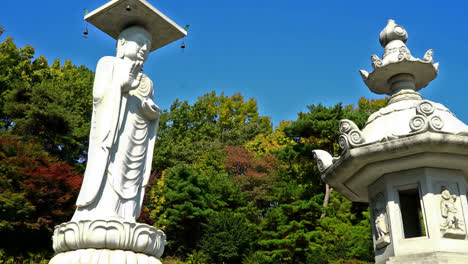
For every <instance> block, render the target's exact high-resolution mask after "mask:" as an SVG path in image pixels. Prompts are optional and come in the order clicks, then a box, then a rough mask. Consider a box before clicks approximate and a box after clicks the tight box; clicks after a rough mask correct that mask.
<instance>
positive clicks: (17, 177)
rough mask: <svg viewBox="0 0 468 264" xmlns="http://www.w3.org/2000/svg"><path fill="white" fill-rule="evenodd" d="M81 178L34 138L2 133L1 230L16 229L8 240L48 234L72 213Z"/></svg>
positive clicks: (1, 231)
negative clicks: (31, 139) (30, 139)
mask: <svg viewBox="0 0 468 264" xmlns="http://www.w3.org/2000/svg"><path fill="white" fill-rule="evenodd" d="M81 180H82V179H81V175H80V174H78V173H76V172H75V171H74V168H73V167H71V166H70V165H68V164H67V163H65V162H62V161H58V160H57V159H56V158H54V157H52V156H50V155H49V154H48V153H47V152H45V151H44V150H43V148H42V146H41V145H40V144H38V143H37V142H34V141H27V140H23V139H21V137H18V136H13V135H9V134H6V133H2V134H1V136H0V212H1V214H0V234H4V235H10V236H11V233H12V232H15V234H16V235H15V237H14V238H13V237H12V238H11V239H12V240H11V241H10V242H12V241H16V240H18V241H19V240H20V237H22V236H26V237H23V238H24V239H25V240H26V241H28V237H29V236H31V234H34V236H35V235H37V234H41V233H43V234H44V236H45V234H47V235H50V232H51V231H52V230H53V228H54V226H55V225H57V224H60V223H61V222H65V221H68V220H69V219H68V218H69V217H70V215H71V214H72V213H73V210H74V202H75V199H76V195H77V193H78V190H79V186H80V185H81ZM43 239H44V240H45V239H46V238H45V237H44V238H43ZM49 240H50V237H47V242H49ZM10 245H11V244H10Z"/></svg>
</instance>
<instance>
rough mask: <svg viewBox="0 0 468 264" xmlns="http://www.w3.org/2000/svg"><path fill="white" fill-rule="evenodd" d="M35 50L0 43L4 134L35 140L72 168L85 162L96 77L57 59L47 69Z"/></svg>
mask: <svg viewBox="0 0 468 264" xmlns="http://www.w3.org/2000/svg"><path fill="white" fill-rule="evenodd" d="M34 52H35V51H34V48H33V47H31V46H29V45H28V46H26V47H23V48H20V49H18V48H16V45H15V43H14V42H13V39H12V38H11V37H7V38H6V39H5V40H4V41H3V42H2V43H0V97H1V100H0V129H3V130H8V131H10V132H12V133H14V134H16V135H20V136H25V137H31V138H34V139H35V140H37V141H39V142H40V143H41V144H42V145H43V146H44V148H45V149H46V150H47V151H48V152H50V153H52V154H55V155H57V156H58V157H59V158H60V159H61V160H64V161H67V162H68V163H69V164H73V165H80V164H81V163H77V161H83V160H85V158H86V150H87V148H88V135H89V127H90V120H91V112H92V92H91V90H92V83H93V75H94V74H93V72H92V71H90V70H89V69H87V68H86V67H84V66H80V67H77V66H74V65H72V63H71V61H69V60H67V61H65V64H64V65H63V66H60V61H59V60H58V59H57V60H55V61H54V63H53V64H52V65H51V66H49V64H48V62H47V60H46V59H45V58H44V57H43V56H39V57H38V58H36V59H33V58H34Z"/></svg>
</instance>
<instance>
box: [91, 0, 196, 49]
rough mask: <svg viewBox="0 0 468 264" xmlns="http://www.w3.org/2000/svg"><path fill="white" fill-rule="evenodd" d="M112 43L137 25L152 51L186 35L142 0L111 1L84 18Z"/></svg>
mask: <svg viewBox="0 0 468 264" xmlns="http://www.w3.org/2000/svg"><path fill="white" fill-rule="evenodd" d="M84 19H85V20H86V21H88V22H89V23H91V24H92V25H94V26H95V27H97V28H99V29H100V30H102V31H104V32H105V33H106V34H108V35H109V36H111V37H112V38H114V39H117V38H118V36H119V34H120V32H122V30H124V29H125V28H127V27H130V26H135V25H139V26H142V27H144V28H145V29H146V30H147V31H148V32H149V33H150V34H151V36H152V38H153V40H152V42H151V49H150V51H154V50H156V49H159V48H161V47H163V46H166V45H167V44H169V43H172V42H174V41H176V40H178V39H180V38H183V37H185V36H186V35H187V32H186V31H185V30H184V29H182V28H181V27H180V26H178V25H177V24H176V23H174V22H173V21H172V20H170V19H169V18H168V17H166V16H165V15H164V14H162V13H161V12H160V11H159V10H157V9H156V8H154V7H153V6H152V5H151V4H149V3H148V2H146V1H145V0H113V1H110V2H108V3H107V4H105V5H103V6H101V7H99V8H98V9H96V10H94V11H92V12H91V13H89V14H88V15H86V16H85V18H84Z"/></svg>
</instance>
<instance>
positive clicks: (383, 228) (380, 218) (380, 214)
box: [374, 193, 388, 240]
mask: <svg viewBox="0 0 468 264" xmlns="http://www.w3.org/2000/svg"><path fill="white" fill-rule="evenodd" d="M374 216H375V217H374V218H375V221H374V222H375V230H376V231H377V240H379V239H381V238H383V237H385V236H387V235H388V225H387V213H386V210H385V201H384V197H383V195H382V194H381V193H379V194H378V195H377V198H376V201H375V208H374Z"/></svg>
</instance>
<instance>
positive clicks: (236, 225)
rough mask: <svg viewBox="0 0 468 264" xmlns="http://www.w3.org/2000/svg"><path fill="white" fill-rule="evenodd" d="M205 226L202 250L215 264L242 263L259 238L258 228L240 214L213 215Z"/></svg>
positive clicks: (222, 212)
mask: <svg viewBox="0 0 468 264" xmlns="http://www.w3.org/2000/svg"><path fill="white" fill-rule="evenodd" d="M203 226H204V232H203V238H202V242H201V248H202V249H203V251H204V252H206V254H207V255H208V256H210V258H211V260H212V261H213V262H214V263H226V264H229V263H240V262H241V259H242V256H243V255H244V254H245V255H248V254H249V253H250V251H251V246H252V241H255V240H256V237H257V232H256V231H257V230H256V229H257V228H256V226H255V225H253V224H251V223H249V222H248V221H247V220H246V219H245V217H244V215H243V214H240V213H234V212H229V211H221V212H217V213H213V214H212V215H210V216H209V218H208V221H207V223H206V224H204V225H203Z"/></svg>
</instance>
